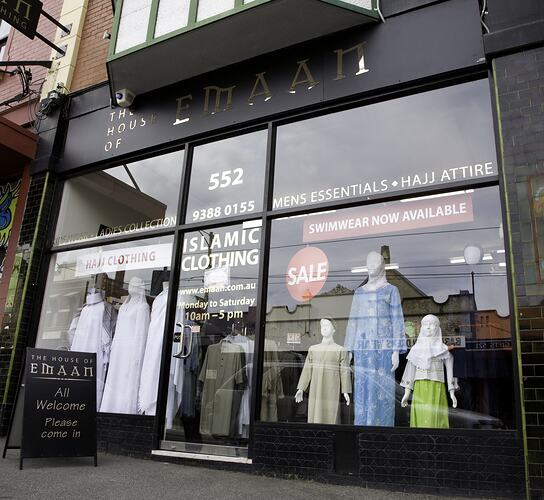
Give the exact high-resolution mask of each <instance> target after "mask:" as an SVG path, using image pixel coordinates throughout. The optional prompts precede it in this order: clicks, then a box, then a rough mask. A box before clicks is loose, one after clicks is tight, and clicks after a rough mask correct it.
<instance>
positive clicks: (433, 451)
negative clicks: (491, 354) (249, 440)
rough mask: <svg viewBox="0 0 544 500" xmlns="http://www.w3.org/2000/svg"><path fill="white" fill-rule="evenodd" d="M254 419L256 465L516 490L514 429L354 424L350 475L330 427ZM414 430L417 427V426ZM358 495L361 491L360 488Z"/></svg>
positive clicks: (384, 482)
mask: <svg viewBox="0 0 544 500" xmlns="http://www.w3.org/2000/svg"><path fill="white" fill-rule="evenodd" d="M312 427H313V426H303V427H302V426H301V427H298V426H297V427H295V426H293V425H292V424H291V425H289V424H287V425H284V424H267V423H262V422H260V423H257V424H256V425H255V452H254V457H253V464H254V466H255V469H256V470H257V471H261V472H263V473H272V472H273V473H276V474H282V475H285V476H293V475H295V476H297V477H301V478H307V479H313V480H317V481H325V482H341V483H351V484H355V485H359V486H365V487H370V488H374V487H377V488H389V489H394V490H403V491H414V492H418V493H422V492H428V493H439V494H454V495H466V496H487V495H489V496H492V497H494V498H498V497H501V498H502V497H505V498H522V497H523V478H524V465H523V454H522V452H521V447H520V436H519V433H518V432H516V431H491V430H482V431H478V430H471V431H468V432H464V433H461V432H452V433H444V432H434V433H433V431H432V429H402V428H391V429H378V428H370V429H362V430H357V431H353V440H354V441H355V442H357V443H358V458H357V457H355V460H356V461H357V463H356V464H355V468H354V469H355V471H356V472H354V473H353V474H352V475H351V476H346V475H343V476H340V475H339V474H338V473H337V472H336V470H335V469H336V465H335V463H334V453H333V449H334V435H335V431H333V430H323V429H319V430H318V429H315V428H312ZM418 431H419V432H418ZM362 496H363V497H364V493H362Z"/></svg>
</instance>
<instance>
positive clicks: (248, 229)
mask: <svg viewBox="0 0 544 500" xmlns="http://www.w3.org/2000/svg"><path fill="white" fill-rule="evenodd" d="M256 222H257V224H256ZM258 222H259V221H253V222H251V223H245V224H243V225H236V226H228V227H222V228H216V229H213V230H209V231H195V232H192V233H188V234H187V235H186V236H185V239H184V242H183V256H182V262H181V276H180V285H179V292H178V302H177V318H176V324H177V332H178V333H177V335H175V336H174V346H173V350H172V351H173V353H174V354H177V357H172V359H171V366H170V383H169V388H170V389H169V391H170V392H169V396H168V408H167V412H166V425H165V440H166V441H167V442H168V444H167V449H178V450H184V451H190V450H192V451H195V449H196V448H195V445H194V444H193V445H192V447H191V445H190V444H188V443H199V448H198V451H199V452H200V453H216V452H217V450H218V449H219V448H217V447H222V446H236V447H239V446H241V447H245V446H247V439H248V436H249V413H250V400H251V380H252V373H253V352H254V341H255V329H256V324H255V321H256V311H257V279H258V270H259V244H260V235H261V228H260V227H259V226H260V225H259V224H258ZM203 446H204V447H203ZM231 451H232V449H231ZM220 452H221V453H222V454H225V453H227V454H228V453H229V450H227V449H221V451H220Z"/></svg>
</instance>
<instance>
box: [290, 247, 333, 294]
mask: <svg viewBox="0 0 544 500" xmlns="http://www.w3.org/2000/svg"><path fill="white" fill-rule="evenodd" d="M328 274H329V259H328V258H327V255H326V254H325V252H323V250H321V249H319V248H317V247H306V248H303V249H302V250H299V251H298V252H297V253H296V254H295V255H293V257H291V260H290V261H289V265H288V266H287V274H286V285H287V290H288V291H289V293H290V294H291V297H293V298H294V299H295V300H296V301H297V302H308V301H309V300H311V299H312V298H313V297H315V296H316V295H317V294H318V293H319V292H320V291H321V289H322V288H323V286H324V285H325V281H327V276H328Z"/></svg>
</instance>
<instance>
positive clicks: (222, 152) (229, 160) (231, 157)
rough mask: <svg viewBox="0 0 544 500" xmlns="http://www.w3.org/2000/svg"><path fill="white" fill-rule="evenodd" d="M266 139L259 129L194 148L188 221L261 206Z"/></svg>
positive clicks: (243, 212) (256, 209)
mask: <svg viewBox="0 0 544 500" xmlns="http://www.w3.org/2000/svg"><path fill="white" fill-rule="evenodd" d="M266 139H267V133H266V130H261V131H258V132H253V133H251V134H246V135H241V136H238V137H231V138H230V139H225V140H222V141H217V142H212V143H209V144H205V145H202V146H197V147H196V148H195V149H194V153H193V166H192V170H191V187H190V190H189V201H188V205H187V222H200V221H205V220H211V219H218V218H222V217H236V216H238V217H239V216H246V215H248V214H251V213H254V212H259V211H260V210H261V209H262V206H263V190H264V173H265V164H266Z"/></svg>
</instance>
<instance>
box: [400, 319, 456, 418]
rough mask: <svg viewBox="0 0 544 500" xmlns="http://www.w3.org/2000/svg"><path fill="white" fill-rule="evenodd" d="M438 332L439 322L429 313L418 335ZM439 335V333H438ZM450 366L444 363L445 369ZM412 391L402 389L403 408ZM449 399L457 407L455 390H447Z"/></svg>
mask: <svg viewBox="0 0 544 500" xmlns="http://www.w3.org/2000/svg"><path fill="white" fill-rule="evenodd" d="M439 334H440V322H439V320H438V318H437V317H436V316H433V315H431V314H429V315H427V316H425V317H424V318H423V320H422V321H421V330H420V332H419V335H423V337H424V338H428V339H432V338H433V337H435V336H437V335H439ZM440 336H441V335H440ZM449 369H450V368H449V367H448V365H446V370H449ZM447 378H448V380H449V379H453V373H448V377H447ZM411 393H412V391H411V390H410V389H409V388H408V387H406V388H405V389H404V396H403V397H402V401H401V403H400V404H401V406H402V407H403V408H406V406H408V400H409V399H410V394H411ZM449 394H450V399H451V402H452V406H453V407H454V408H457V398H456V397H455V390H454V389H451V390H450V391H449Z"/></svg>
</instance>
